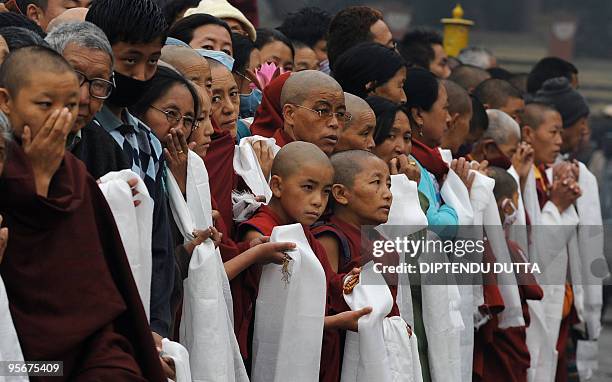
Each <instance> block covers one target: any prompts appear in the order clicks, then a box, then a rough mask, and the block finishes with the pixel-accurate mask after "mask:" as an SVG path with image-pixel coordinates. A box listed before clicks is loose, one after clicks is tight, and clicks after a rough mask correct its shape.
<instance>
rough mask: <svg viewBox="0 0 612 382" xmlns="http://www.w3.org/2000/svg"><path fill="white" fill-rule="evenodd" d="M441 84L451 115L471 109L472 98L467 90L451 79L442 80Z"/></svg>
mask: <svg viewBox="0 0 612 382" xmlns="http://www.w3.org/2000/svg"><path fill="white" fill-rule="evenodd" d="M443 84H444V87H445V88H446V93H447V95H448V112H449V113H450V114H451V115H453V114H455V113H458V114H465V113H468V112H469V111H470V110H472V100H471V99H470V94H469V93H468V92H467V90H465V89H464V88H463V87H461V86H459V84H457V83H456V82H453V81H451V80H444V81H443Z"/></svg>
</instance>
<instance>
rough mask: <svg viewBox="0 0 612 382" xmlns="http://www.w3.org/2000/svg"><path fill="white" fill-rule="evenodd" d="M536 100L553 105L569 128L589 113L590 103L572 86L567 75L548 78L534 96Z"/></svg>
mask: <svg viewBox="0 0 612 382" xmlns="http://www.w3.org/2000/svg"><path fill="white" fill-rule="evenodd" d="M534 101H535V102H542V103H546V104H549V105H551V106H553V107H554V108H555V109H557V111H558V112H559V114H561V118H562V119H563V127H564V128H568V127H570V126H572V125H573V124H574V123H576V122H577V121H578V120H579V119H580V118H582V117H586V116H587V115H589V113H590V110H589V105H588V104H587V102H586V100H585V99H584V97H583V96H582V94H580V93H578V92H577V91H576V90H574V89H573V88H572V86H571V85H570V83H569V81H568V80H567V78H565V77H557V78H551V79H549V80H546V81H545V82H544V84H543V85H542V88H541V89H540V90H538V92H537V93H536V95H535V98H534Z"/></svg>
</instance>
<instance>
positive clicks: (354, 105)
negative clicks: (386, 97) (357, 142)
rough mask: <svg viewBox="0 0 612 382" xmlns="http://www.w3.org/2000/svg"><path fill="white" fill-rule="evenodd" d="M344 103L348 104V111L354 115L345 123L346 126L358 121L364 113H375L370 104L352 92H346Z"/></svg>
mask: <svg viewBox="0 0 612 382" xmlns="http://www.w3.org/2000/svg"><path fill="white" fill-rule="evenodd" d="M344 103H345V105H346V111H347V112H349V114H351V115H352V116H353V118H352V119H351V120H350V121H349V122H347V123H346V124H345V128H346V127H349V126H350V124H351V122H354V121H356V120H357V119H358V118H359V116H361V115H363V114H367V113H372V114H374V111H373V110H372V108H371V107H370V105H368V103H367V102H366V101H365V100H364V99H363V98H361V97H357V96H356V95H353V94H351V93H347V92H344Z"/></svg>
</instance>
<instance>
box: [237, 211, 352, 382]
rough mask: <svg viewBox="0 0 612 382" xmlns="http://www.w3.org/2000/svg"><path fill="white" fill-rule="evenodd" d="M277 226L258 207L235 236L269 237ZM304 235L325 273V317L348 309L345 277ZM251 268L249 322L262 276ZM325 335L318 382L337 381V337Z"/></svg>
mask: <svg viewBox="0 0 612 382" xmlns="http://www.w3.org/2000/svg"><path fill="white" fill-rule="evenodd" d="M278 225H281V224H280V219H279V218H278V216H277V215H276V214H275V213H274V211H272V209H271V208H269V207H268V206H265V205H264V206H261V207H260V208H259V210H257V213H256V214H255V215H253V217H252V218H251V219H249V220H247V221H246V222H244V223H242V224H241V225H240V226H239V227H238V235H239V237H240V236H243V235H244V234H245V233H246V232H247V231H249V230H251V229H255V230H257V231H258V232H259V233H261V234H262V235H264V236H270V235H271V234H272V230H273V229H274V227H276V226H278ZM304 234H305V235H306V239H308V243H309V244H310V247H311V248H312V251H313V252H314V254H315V255H316V256H317V258H318V259H319V261H320V262H321V265H322V266H323V271H324V272H325V278H326V279H327V306H326V315H332V314H336V313H340V312H344V311H347V310H349V308H348V306H347V305H346V302H345V301H344V296H343V295H342V287H343V283H342V279H343V276H344V275H343V274H336V273H335V272H334V271H333V269H332V268H331V265H330V264H329V261H328V259H327V254H326V253H325V249H324V248H323V246H322V245H321V244H320V243H319V242H318V241H317V240H316V239H315V237H314V235H313V234H312V233H311V232H310V229H309V228H308V227H304ZM251 268H254V267H250V268H249V269H247V271H254V272H255V271H256V272H257V285H248V286H245V287H248V288H249V289H252V290H253V291H254V292H255V293H254V295H252V296H251V300H250V301H244V303H245V304H248V305H249V307H248V311H250V312H251V315H250V317H248V319H249V320H250V322H252V321H253V320H254V318H255V310H254V307H255V302H256V300H257V290H258V286H259V276H260V275H261V267H255V269H253V270H252V269H251ZM251 280H254V278H251ZM245 319H246V317H245ZM326 333H327V331H324V336H323V346H322V348H321V368H320V371H319V380H320V381H326V382H327V381H329V382H332V381H333V382H337V381H338V380H339V378H340V370H339V365H340V363H339V355H340V343H339V338H338V336H328V335H325V334H326ZM249 341H250V340H249ZM250 346H251V344H250V343H249V348H250Z"/></svg>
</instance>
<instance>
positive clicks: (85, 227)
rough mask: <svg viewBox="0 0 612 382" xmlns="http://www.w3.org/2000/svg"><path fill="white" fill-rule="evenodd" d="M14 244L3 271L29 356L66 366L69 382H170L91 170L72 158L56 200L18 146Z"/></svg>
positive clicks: (12, 180)
mask: <svg viewBox="0 0 612 382" xmlns="http://www.w3.org/2000/svg"><path fill="white" fill-rule="evenodd" d="M0 195H2V198H0V214H2V216H3V217H4V222H5V224H6V226H7V227H8V228H9V229H10V235H11V236H10V240H9V243H8V247H7V249H6V253H5V256H4V261H3V263H2V264H1V265H0V274H1V275H2V278H3V280H4V283H5V284H6V290H7V294H8V298H9V301H10V303H9V308H10V311H11V315H12V317H13V321H14V324H15V329H16V330H17V334H18V336H19V341H20V343H21V347H22V350H23V354H24V358H25V359H26V360H28V361H50V360H57V361H63V362H64V373H63V374H64V376H63V377H62V378H48V377H47V378H43V377H40V378H34V377H33V378H31V380H32V381H45V380H53V381H56V380H60V381H61V380H68V379H70V380H83V381H92V380H107V381H128V380H129V381H144V380H148V381H165V380H166V379H165V378H164V377H163V373H162V370H161V365H160V361H159V358H158V355H157V352H156V350H155V345H154V344H153V339H152V337H151V329H150V328H149V324H148V322H147V318H146V316H145V312H144V309H143V307H142V303H141V300H140V297H139V295H138V291H137V289H136V284H135V282H134V279H133V277H132V272H131V270H130V266H129V263H128V261H127V257H126V254H125V251H124V249H123V245H122V243H121V238H120V236H119V233H118V231H117V228H116V226H115V221H114V218H113V215H112V213H111V211H110V208H109V207H108V204H107V203H106V200H105V199H104V196H103V195H102V193H101V192H100V189H99V188H98V185H97V184H96V181H95V180H94V179H93V178H92V177H91V176H90V175H89V174H88V172H87V169H86V168H85V165H84V164H83V163H82V162H81V161H79V160H78V159H76V158H75V157H74V156H73V155H72V154H70V153H68V152H67V153H66V154H65V156H64V160H63V162H62V164H61V165H60V167H59V169H58V170H57V172H56V173H55V175H54V176H53V179H52V180H51V183H50V185H49V193H48V196H47V197H46V198H43V197H40V196H38V195H37V194H36V187H35V184H34V174H33V172H32V168H31V167H30V164H29V161H28V159H27V157H26V155H25V153H24V151H23V150H22V149H21V147H19V146H18V145H17V144H11V145H10V154H9V160H8V163H7V165H6V167H5V171H4V176H3V177H2V178H1V179H0Z"/></svg>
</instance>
